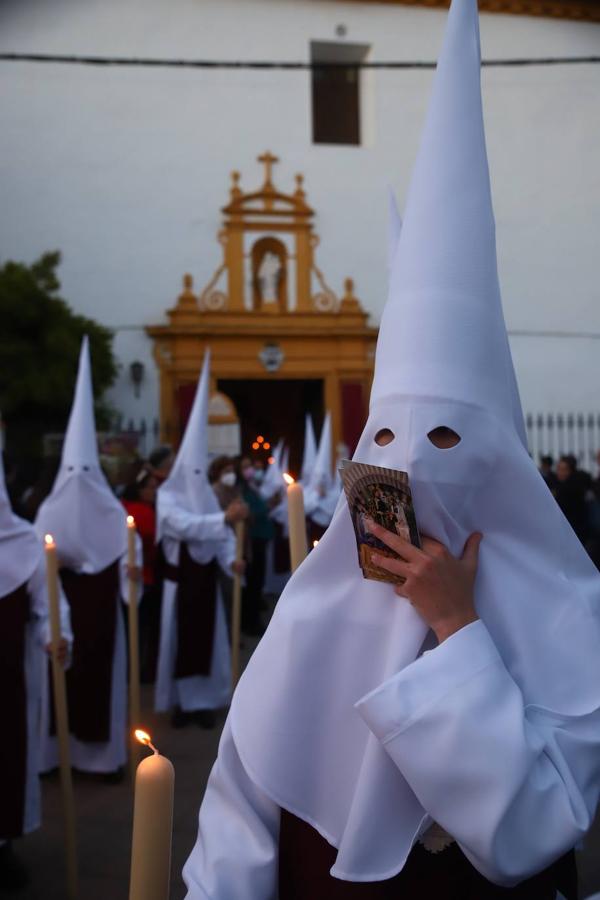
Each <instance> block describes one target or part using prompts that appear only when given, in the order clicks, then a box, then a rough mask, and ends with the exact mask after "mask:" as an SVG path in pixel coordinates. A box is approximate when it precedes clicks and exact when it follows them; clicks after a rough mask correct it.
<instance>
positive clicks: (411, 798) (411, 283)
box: [231, 0, 600, 881]
mask: <svg viewBox="0 0 600 900" xmlns="http://www.w3.org/2000/svg"><path fill="white" fill-rule="evenodd" d="M479 66H480V59H479V32H478V21H477V6H476V0H453V3H452V6H451V9H450V13H449V17H448V23H447V29H446V37H445V41H444V45H443V49H442V52H441V56H440V61H439V64H438V69H437V72H436V75H435V81H434V88H433V94H432V98H431V103H430V109H429V115H428V118H427V123H426V127H425V133H424V137H423V141H422V144H421V147H420V150H419V154H418V158H417V161H416V165H415V170H414V176H413V178H412V181H411V185H410V191H409V195H408V201H407V203H406V207H405V214H404V221H403V225H402V231H401V235H400V241H399V245H398V251H397V254H396V257H395V260H394V271H393V277H392V285H391V291H390V297H389V301H388V305H387V307H386V309H385V312H384V315H383V319H382V324H381V330H380V335H379V342H378V347H377V358H376V372H375V381H374V385H373V393H372V397H371V409H370V413H369V419H368V421H367V424H366V426H365V429H364V431H363V434H362V436H361V438H360V441H359V444H358V447H357V450H356V453H355V455H354V458H355V459H356V460H358V461H360V462H366V463H372V464H374V465H380V466H385V467H389V468H394V469H399V470H403V471H406V472H408V475H409V478H410V483H411V486H412V491H413V500H414V506H415V512H416V517H417V522H418V524H419V527H420V528H421V530H422V532H423V533H424V534H428V535H430V536H431V537H433V538H436V539H437V540H440V541H442V542H443V543H445V544H446V546H447V547H448V548H449V549H450V551H451V552H452V553H453V554H454V555H459V554H460V553H461V552H462V549H463V546H464V543H465V540H466V538H467V537H468V535H469V534H471V533H472V532H474V531H480V532H482V534H483V541H482V544H481V549H480V555H479V570H478V577H477V582H476V585H475V603H476V607H477V611H478V613H479V615H480V617H481V619H482V621H483V623H484V624H485V626H486V627H487V629H488V630H489V633H490V635H491V637H492V639H493V641H494V643H495V645H496V646H497V648H498V651H499V653H500V655H501V657H502V659H503V661H504V664H505V665H506V667H507V669H508V671H509V672H510V674H511V675H512V677H513V678H514V680H515V682H516V684H517V685H518V688H519V690H520V692H521V694H522V696H523V700H524V703H525V704H535V705H536V706H537V707H543V708H544V709H545V710H546V711H548V715H558V716H562V717H565V716H566V717H567V720H568V718H569V717H570V716H578V715H581V714H586V713H589V712H591V711H592V710H596V709H598V708H600V654H598V646H599V644H600V625H599V616H598V609H599V607H600V579H599V577H598V573H597V572H596V571H595V568H594V566H593V564H592V563H591V561H590V560H589V558H588V557H587V555H586V553H585V551H584V550H583V548H582V547H581V545H580V543H579V541H578V539H577V538H576V536H575V535H574V533H573V532H572V530H571V528H570V526H569V525H568V523H567V522H566V520H565V519H564V517H563V515H562V513H561V512H560V510H559V509H558V507H557V505H556V502H555V500H554V498H553V497H552V495H551V494H550V492H549V491H548V489H547V487H546V485H545V484H544V482H543V480H542V479H541V478H540V476H539V473H538V472H537V470H536V468H535V466H534V464H533V462H532V461H531V459H530V458H529V457H528V455H527V452H526V449H525V448H524V446H523V443H522V436H523V430H522V416H521V413H520V406H519V403H518V394H517V391H516V383H515V381H514V374H513V371H512V363H511V360H510V354H509V351H508V340H507V336H506V329H505V327H504V321H503V316H502V309H501V305H500V295H499V290H498V281H497V274H496V252H495V238H494V221H493V214H492V207H491V200H490V188H489V179H488V169H487V159H486V152H485V141H484V134H483V121H482V112H481V96H480V85H479ZM516 177H517V176H516ZM438 426H447V427H450V428H452V429H453V430H454V431H456V432H457V434H458V435H459V436H460V438H461V440H460V442H459V443H458V444H457V445H456V446H454V447H452V448H451V449H449V450H440V449H438V448H437V447H436V446H434V445H433V444H432V443H431V442H430V440H429V439H428V434H429V433H430V432H431V431H432V430H433V429H434V428H436V427H438ZM384 428H385V429H389V430H391V431H392V432H393V434H394V439H393V440H392V442H391V443H388V444H387V446H384V447H382V446H379V445H378V444H377V442H376V441H375V437H376V435H377V433H378V431H380V430H381V429H384ZM427 631H428V629H427V626H426V625H425V623H424V621H423V620H422V619H421V618H420V616H419V615H418V614H417V612H416V611H415V610H414V609H413V607H412V606H411V605H410V604H409V603H408V602H406V601H404V600H402V599H401V598H399V597H398V596H397V595H396V594H395V593H394V590H393V588H392V586H391V585H388V584H384V583H379V582H375V581H366V580H364V579H363V577H362V574H361V571H360V568H359V566H358V561H357V554H356V544H355V538H354V532H353V528H352V523H351V520H350V515H349V512H348V507H347V504H346V503H345V502H343V501H341V502H340V504H339V506H338V508H337V510H336V513H335V515H334V517H333V520H332V522H331V525H330V526H329V528H328V529H327V532H326V534H325V535H324V537H323V538H322V540H321V541H320V543H319V546H318V547H317V548H316V550H314V551H313V552H311V553H310V554H309V556H308V558H307V559H306V560H305V562H304V563H303V564H302V565H301V566H300V567H299V568H298V569H297V571H296V572H295V573H294V575H293V576H292V578H291V579H290V581H289V582H288V584H287V586H286V588H285V590H284V592H283V594H282V595H281V597H280V599H279V601H278V603H277V607H276V609H275V613H274V615H273V618H272V620H271V623H270V625H269V628H268V630H267V632H266V634H265V636H264V638H263V640H262V641H261V643H260V644H259V646H258V648H257V650H256V651H255V653H254V654H253V656H252V659H251V660H250V663H249V665H248V667H247V669H246V671H245V673H244V675H243V676H242V679H241V680H240V683H239V685H238V688H237V691H236V693H235V695H234V698H233V703H232V707H231V727H232V733H233V737H234V740H235V744H236V748H237V750H238V753H239V755H240V758H241V760H242V762H243V764H244V766H245V769H246V771H247V772H248V773H249V774H250V777H251V778H252V779H253V780H254V781H255V782H256V783H257V784H258V785H259V786H260V787H261V789H262V790H263V791H265V792H266V793H267V794H268V795H269V796H270V797H271V798H272V799H273V801H274V802H275V803H277V804H279V805H280V806H282V807H284V808H286V809H287V810H289V811H290V812H292V813H294V814H295V815H297V816H299V817H300V818H301V819H303V820H304V821H306V822H308V823H310V824H311V825H312V826H313V827H315V828H316V829H317V830H318V831H319V832H320V833H321V834H322V835H323V836H324V837H325V838H326V839H327V840H328V841H329V843H330V844H331V845H333V846H334V847H336V848H337V851H338V852H337V858H336V861H335V864H334V866H333V868H332V870H331V871H332V874H333V875H334V876H336V877H338V878H341V879H347V880H353V881H378V880H383V879H386V878H390V877H392V876H393V875H394V874H396V873H397V872H399V871H400V870H401V869H402V867H403V865H404V862H405V860H406V858H407V856H408V854H409V853H410V850H411V847H412V845H413V842H414V840H415V838H416V836H417V835H418V833H419V832H420V829H421V828H422V827H423V826H424V825H425V824H426V823H427V821H428V820H427V814H426V811H425V809H424V808H423V807H422V805H421V803H420V802H419V799H418V798H417V797H416V795H415V794H414V793H413V791H412V789H411V787H410V785H409V784H408V782H407V781H406V780H405V779H404V778H403V775H402V773H401V771H400V770H399V769H398V768H397V767H396V766H395V765H394V764H393V762H392V760H391V758H390V757H389V756H388V755H387V753H386V751H385V749H384V747H383V745H382V744H381V743H380V742H379V741H378V740H377V739H376V737H375V736H374V735H373V734H372V733H371V731H370V730H369V728H368V727H367V725H366V723H365V721H363V719H362V718H361V715H360V713H359V711H358V709H359V707H358V704H359V703H360V701H361V699H363V698H365V697H366V696H367V695H368V694H369V693H370V692H371V691H373V690H375V689H376V688H378V687H379V686H380V685H382V684H383V683H384V682H385V681H386V680H387V679H389V678H391V677H393V676H394V675H396V674H397V673H398V672H400V671H401V670H402V669H404V668H405V667H406V666H407V665H409V664H410V663H412V662H413V661H414V660H415V658H416V657H417V655H418V653H419V651H420V649H421V647H422V645H423V642H424V639H425V637H426V634H427ZM433 652H436V651H433ZM256 697H260V701H261V702H260V704H256ZM425 749H427V748H424V751H425ZM429 752H430V756H429V757H428V759H432V765H434V764H439V765H440V766H443V765H444V745H443V742H442V743H440V744H439V746H437V745H436V748H435V754H432V753H431V751H429ZM540 752H541V750H540ZM578 753H579V755H578V757H577V759H573V757H571V758H570V762H571V763H572V766H571V768H570V770H569V771H568V776H567V777H568V778H569V779H574V780H575V782H576V783H577V785H578V786H579V787H580V789H581V790H582V791H584V790H585V789H586V788H587V787H588V786H587V784H586V779H588V777H589V772H590V771H592V769H593V765H595V761H594V762H592V761H591V760H592V754H594V757H593V758H594V760H595V754H597V744H596V743H594V742H590V749H589V753H588V756H587V758H584V757H585V753H583V752H579V751H578ZM434 756H435V759H433V757H434ZM494 764H495V763H494V761H492V762H491V765H492V767H493V765H494ZM578 779H580V781H578ZM482 815H485V810H482ZM513 864H514V870H515V871H520V866H521V867H522V868H524V869H526V866H527V863H526V862H525V863H524V864H523V861H522V860H514V861H513V860H511V865H513Z"/></svg>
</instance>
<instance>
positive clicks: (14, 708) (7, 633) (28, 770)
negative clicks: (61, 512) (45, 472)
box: [0, 455, 72, 890]
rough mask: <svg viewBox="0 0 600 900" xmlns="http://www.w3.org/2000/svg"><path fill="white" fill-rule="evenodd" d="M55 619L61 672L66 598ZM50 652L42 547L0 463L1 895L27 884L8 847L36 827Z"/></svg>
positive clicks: (68, 637)
mask: <svg viewBox="0 0 600 900" xmlns="http://www.w3.org/2000/svg"><path fill="white" fill-rule="evenodd" d="M60 618H61V634H62V638H61V646H60V648H59V658H60V659H61V661H62V662H63V663H65V664H66V662H67V660H68V656H69V652H70V645H71V641H72V634H71V625H70V620H69V609H68V606H67V604H66V602H65V599H64V596H61V597H60ZM49 651H50V624H49V611H48V592H47V581H46V566H45V557H44V550H43V545H42V543H41V541H40V540H39V538H38V536H37V535H36V533H35V531H34V529H33V527H32V525H30V524H29V522H26V521H25V520H24V519H21V518H19V517H18V516H16V515H15V514H14V513H13V511H12V509H11V506H10V501H9V498H8V494H7V491H6V484H5V479H4V467H3V463H2V457H1V455H0V679H1V682H2V685H3V689H2V692H1V695H0V710H1V712H2V728H3V734H4V738H3V740H2V742H0V797H1V798H2V800H1V802H0V890H3V889H6V890H11V889H15V890H16V889H17V888H20V887H22V886H24V884H25V883H26V882H27V877H28V876H27V872H26V870H25V868H24V866H23V864H22V863H21V862H20V860H19V859H18V857H16V856H15V854H14V852H13V848H12V842H13V841H14V840H15V839H17V838H20V837H22V836H24V835H26V834H29V833H30V832H32V831H35V830H36V829H37V828H39V827H40V824H41V797H40V784H39V775H38V772H39V749H40V741H39V727H40V703H41V685H42V672H43V670H44V666H45V663H46V659H47V654H48V653H49Z"/></svg>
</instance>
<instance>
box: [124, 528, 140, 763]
mask: <svg viewBox="0 0 600 900" xmlns="http://www.w3.org/2000/svg"><path fill="white" fill-rule="evenodd" d="M135 535H136V528H135V519H134V518H133V516H127V566H128V569H129V577H128V592H127V603H128V609H127V612H128V618H129V721H130V724H131V731H132V733H133V731H134V729H135V728H136V726H138V725H139V724H140V715H141V702H140V641H139V628H138V607H137V592H138V586H137V583H136V581H135V578H134V576H133V573H134V570H135V562H136V560H135ZM139 746H140V745H139V743H138V742H137V741H135V742H132V745H131V749H130V756H131V776H132V780H133V778H134V776H135V769H136V766H137V763H138V760H139Z"/></svg>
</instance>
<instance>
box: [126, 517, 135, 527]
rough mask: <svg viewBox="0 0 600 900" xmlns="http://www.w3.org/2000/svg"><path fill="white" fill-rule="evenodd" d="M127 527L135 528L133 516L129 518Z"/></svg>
mask: <svg viewBox="0 0 600 900" xmlns="http://www.w3.org/2000/svg"><path fill="white" fill-rule="evenodd" d="M127 527H128V528H135V519H134V518H133V516H127Z"/></svg>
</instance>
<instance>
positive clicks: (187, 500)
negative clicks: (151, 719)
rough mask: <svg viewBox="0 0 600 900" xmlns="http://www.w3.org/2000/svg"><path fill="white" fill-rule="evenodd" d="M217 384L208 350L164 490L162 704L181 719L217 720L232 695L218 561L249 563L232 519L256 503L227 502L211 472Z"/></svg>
mask: <svg viewBox="0 0 600 900" xmlns="http://www.w3.org/2000/svg"><path fill="white" fill-rule="evenodd" d="M209 384H210V356H209V353H208V352H207V354H206V355H205V358H204V364H203V367H202V372H201V374H200V378H199V381H198V388H197V390H196V396H195V398H194V403H193V406H192V411H191V413H190V417H189V420H188V422H187V425H186V430H185V434H184V436H183V440H182V442H181V446H180V448H179V452H178V454H177V458H176V460H175V462H174V464H173V468H172V469H171V472H170V474H169V477H168V478H167V480H166V481H165V482H164V484H162V485H161V487H160V488H159V490H158V494H157V542H158V543H159V554H160V555H161V557H162V559H163V565H162V569H163V579H164V580H163V595H162V612H161V631H160V647H159V657H158V670H157V679H156V693H155V708H156V711H157V712H166V711H168V710H172V711H173V713H174V714H173V718H172V722H173V725H175V726H176V727H180V726H182V725H184V724H186V722H187V721H188V719H190V718H194V719H195V720H196V722H197V723H198V724H199V725H201V726H202V727H206V728H211V727H213V725H214V723H215V710H217V709H219V708H220V707H223V706H226V705H227V704H228V703H229V700H230V698H231V657H230V650H229V639H228V634H227V623H226V619H225V611H224V608H223V601H222V598H221V593H220V588H219V586H218V580H217V577H216V566H217V565H218V566H220V567H221V569H222V570H223V572H225V573H226V574H227V575H231V574H232V573H235V572H236V571H240V572H243V568H244V566H243V562H242V561H240V562H236V560H235V554H236V542H235V535H234V531H233V528H232V526H233V525H235V523H236V522H238V521H243V520H244V519H245V518H246V517H247V515H248V509H247V507H246V505H245V504H244V503H242V502H241V501H240V500H234V501H233V502H232V503H231V504H230V505H229V506H228V507H227V509H226V510H224V511H223V510H221V507H220V505H219V501H218V500H217V497H216V495H215V493H214V491H213V489H212V487H211V486H210V484H209V481H208V477H207V473H208V402H209Z"/></svg>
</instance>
